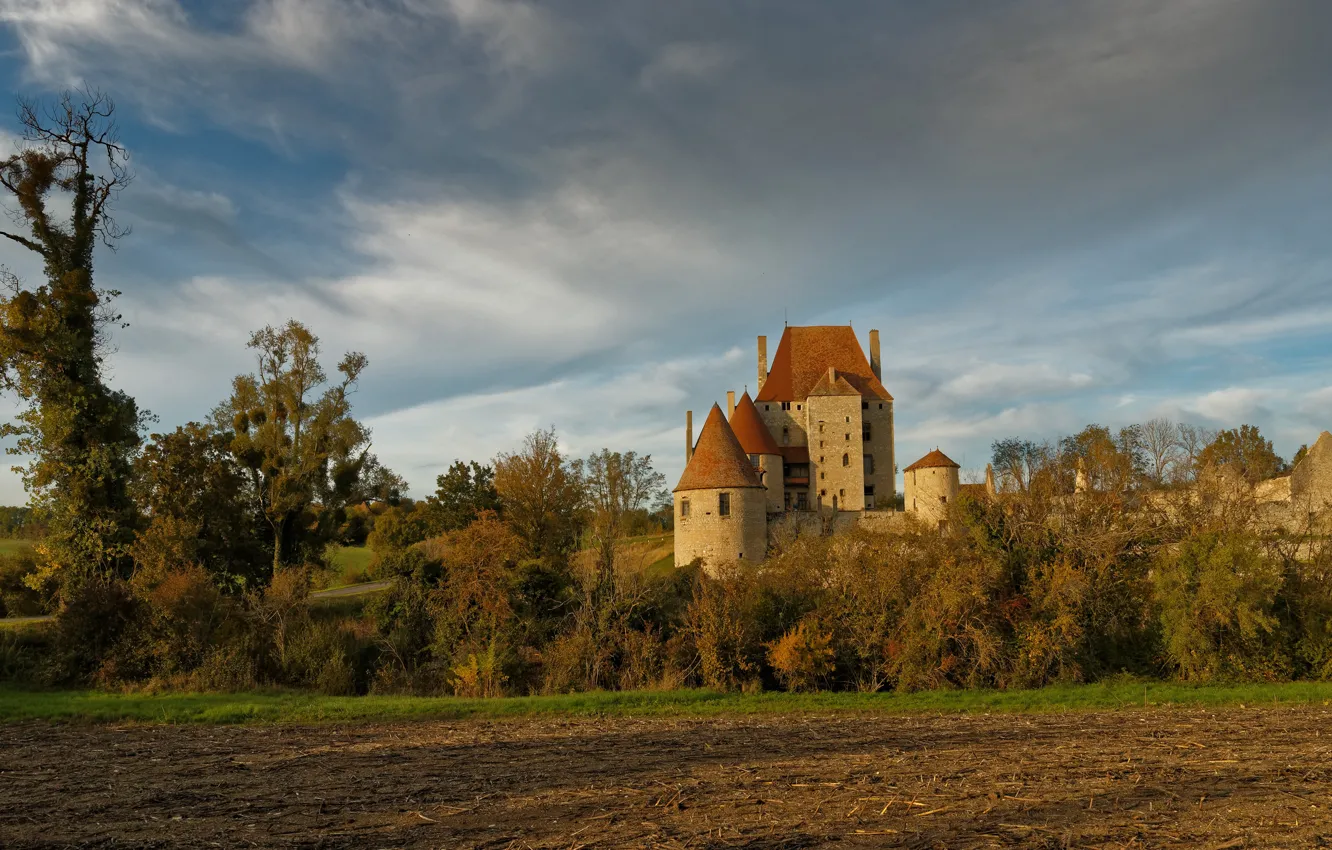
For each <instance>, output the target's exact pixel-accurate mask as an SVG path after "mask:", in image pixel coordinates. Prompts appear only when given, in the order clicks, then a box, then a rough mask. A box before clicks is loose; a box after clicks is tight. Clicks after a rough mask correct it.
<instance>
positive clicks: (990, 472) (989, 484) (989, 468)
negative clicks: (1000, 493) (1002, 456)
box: [985, 463, 994, 496]
mask: <svg viewBox="0 0 1332 850" xmlns="http://www.w3.org/2000/svg"><path fill="white" fill-rule="evenodd" d="M985 492H986V493H988V494H990V495H991V496H993V495H994V464H992V463H987V464H985Z"/></svg>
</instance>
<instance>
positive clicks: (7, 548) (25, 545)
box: [0, 537, 32, 555]
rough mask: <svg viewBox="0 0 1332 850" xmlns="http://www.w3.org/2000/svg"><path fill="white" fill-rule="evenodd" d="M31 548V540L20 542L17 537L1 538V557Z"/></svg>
mask: <svg viewBox="0 0 1332 850" xmlns="http://www.w3.org/2000/svg"><path fill="white" fill-rule="evenodd" d="M31 548H32V541H31V540H20V539H18V538H16V537H0V555H13V554H16V553H18V552H23V551H26V550H28V549H31Z"/></svg>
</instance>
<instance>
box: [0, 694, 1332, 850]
mask: <svg viewBox="0 0 1332 850" xmlns="http://www.w3.org/2000/svg"><path fill="white" fill-rule="evenodd" d="M1324 732H1327V733H1328V735H1327V736H1326V737H1325V736H1324V735H1323V733H1324ZM1330 754H1332V710H1329V709H1326V708H1266V709H1253V708H1248V709H1245V708H1233V709H1224V710H1206V711H1204V710H1197V709H1164V710H1150V711H1149V710H1141V711H1139V710H1126V711H1116V712H1108V713H1091V712H1076V713H1066V714H1050V715H983V716H930V717H892V716H882V715H879V716H873V715H869V716H861V715H849V714H841V715H830V716H829V715H825V716H755V717H743V716H741V717H722V718H709V719H660V718H651V719H624V718H621V719H608V720H593V719H581V718H580V719H561V720H552V719H549V718H545V719H532V720H506V721H500V722H495V721H466V722H452V723H434V722H430V723H427V722H422V723H411V724H400V725H374V724H366V725H356V726H336V727H335V726H299V727H291V726H286V727H282V726H227V727H209V726H175V727H173V726H127V727H111V726H97V725H52V724H47V723H20V724H15V725H10V726H5V727H0V846H3V847H6V848H37V847H43V848H45V847H209V846H211V847H330V848H331V847H347V848H351V847H356V848H361V847H366V848H374V847H449V848H452V847H474V848H481V847H485V848H593V847H665V848H682V847H695V848H723V847H744V848H799V847H848V848H850V847H890V846H891V847H896V846H901V847H949V848H957V847H1204V848H1208V847H1210V848H1223V847H1224V848H1231V847H1235V848H1237V847H1317V846H1332V758H1330V757H1329V755H1330Z"/></svg>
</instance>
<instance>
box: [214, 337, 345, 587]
mask: <svg viewBox="0 0 1332 850" xmlns="http://www.w3.org/2000/svg"><path fill="white" fill-rule="evenodd" d="M249 347H250V349H251V350H253V351H254V353H255V358H256V360H257V363H258V371H257V372H256V373H255V374H252V375H240V376H238V377H237V378H236V380H235V381H234V382H233V384H232V395H231V398H230V399H228V400H227V401H226V402H225V403H223V404H222V405H221V406H220V407H219V408H218V409H217V410H216V411H214V414H213V418H214V422H215V424H217V425H218V427H221V428H226V427H230V428H231V429H233V430H232V440H231V451H232V453H233V454H235V456H236V457H237V458H238V459H239V460H240V462H241V464H242V466H244V467H245V468H246V469H247V470H248V471H249V476H250V480H251V485H252V490H253V496H254V499H255V500H256V503H257V504H256V509H257V510H258V512H259V514H260V515H261V516H263V518H264V520H265V521H266V523H267V525H268V528H269V533H270V536H271V539H272V541H273V544H272V545H273V569H274V570H277V569H279V568H280V567H282V566H284V565H288V564H294V563H301V562H302V561H306V560H317V559H318V558H320V557H321V556H322V553H323V550H324V546H325V545H326V544H327V543H328V542H329V541H330V540H332V539H333V538H334V537H335V536H336V533H337V528H338V527H339V526H340V525H341V523H342V521H343V519H344V518H345V509H346V506H347V505H348V504H351V503H354V502H359V501H364V498H365V494H364V493H363V492H361V486H360V483H361V482H360V479H361V474H362V472H363V471H364V470H365V468H366V466H367V464H368V462H369V460H370V454H369V444H370V433H369V431H367V430H366V429H365V428H364V427H363V426H362V425H361V423H359V422H357V421H356V420H355V419H354V418H352V415H351V393H352V392H353V390H354V389H355V387H356V382H357V380H358V379H359V378H360V376H361V372H362V371H364V369H365V367H366V364H367V360H366V357H365V355H364V354H360V353H358V352H351V353H349V354H347V355H345V356H344V357H343V358H342V361H341V362H339V363H338V372H339V373H340V374H341V376H342V377H341V380H339V381H337V382H336V383H332V384H330V383H329V379H328V376H327V375H326V374H325V373H324V369H323V367H322V366H320V365H319V338H318V337H316V336H315V335H314V334H313V333H311V332H310V330H309V329H308V328H306V327H305V325H303V324H301V323H300V322H297V321H295V320H294V319H293V320H291V321H288V322H287V323H286V324H285V325H283V326H281V327H279V328H274V327H272V326H269V327H265V328H264V329H263V330H260V331H256V332H255V333H254V334H253V335H252V336H251V337H250V343H249Z"/></svg>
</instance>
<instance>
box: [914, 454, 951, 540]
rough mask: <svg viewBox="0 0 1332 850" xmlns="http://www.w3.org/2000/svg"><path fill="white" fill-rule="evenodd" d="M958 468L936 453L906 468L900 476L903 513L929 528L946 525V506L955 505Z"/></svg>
mask: <svg viewBox="0 0 1332 850" xmlns="http://www.w3.org/2000/svg"><path fill="white" fill-rule="evenodd" d="M960 468H961V467H960V466H958V464H957V463H955V462H954V461H953V460H952V458H950V457H948V455H946V454H944V453H943V452H941V451H939V450H938V449H935V450H934V451H932V452H930V453H929V454H927V455H925V457H923V458H921V459H920V460H918V461H916V462H915V463H913V464H911V465H910V466H908V467H907V468H906V469H905V470H903V473H902V477H903V478H905V479H906V509H907V510H908V511H909V512H911V513H914V514H916V515H917V516H919V517H920V518H921V519H922V520H924V521H925V522H927V523H930V524H931V525H935V524H939V523H942V522H944V521H946V520H947V519H948V511H949V506H950V505H952V504H953V502H956V501H957V493H958V487H959V486H960V483H961V482H959V481H958V470H959V469H960Z"/></svg>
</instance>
